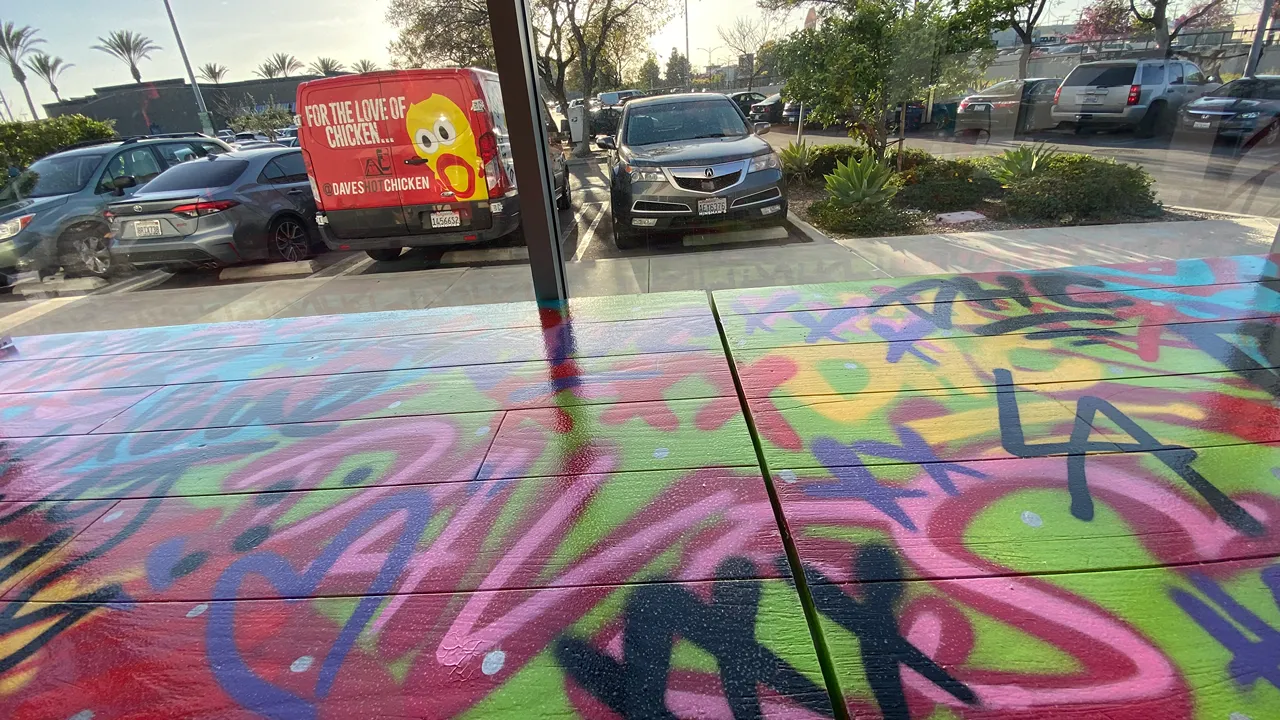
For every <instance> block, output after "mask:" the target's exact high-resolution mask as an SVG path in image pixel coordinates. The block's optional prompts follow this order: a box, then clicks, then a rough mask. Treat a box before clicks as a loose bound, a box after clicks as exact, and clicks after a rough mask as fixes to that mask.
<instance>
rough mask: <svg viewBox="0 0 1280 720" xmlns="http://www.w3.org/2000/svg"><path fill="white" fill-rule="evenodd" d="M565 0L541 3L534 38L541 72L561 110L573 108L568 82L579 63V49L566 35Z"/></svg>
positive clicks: (536, 17) (538, 4) (539, 0)
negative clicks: (572, 69) (574, 66)
mask: <svg viewBox="0 0 1280 720" xmlns="http://www.w3.org/2000/svg"><path fill="white" fill-rule="evenodd" d="M567 11H568V10H567V8H566V7H565V2H564V0H538V3H537V5H536V6H535V13H536V14H535V17H534V28H533V32H534V36H535V40H536V41H537V43H536V44H537V53H538V72H539V73H541V74H542V78H543V80H544V81H546V83H547V86H548V88H547V89H548V90H550V91H551V94H552V95H554V96H555V98H556V100H557V101H558V102H559V103H560V104H561V106H564V107H567V106H568V104H569V91H568V87H567V82H566V81H567V78H568V75H569V69H570V68H572V67H573V65H574V63H576V62H578V47H577V45H575V44H574V43H572V42H570V38H569V36H568V35H567V34H566V33H565V23H564V16H565V13H566V12H567Z"/></svg>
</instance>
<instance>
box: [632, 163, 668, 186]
mask: <svg viewBox="0 0 1280 720" xmlns="http://www.w3.org/2000/svg"><path fill="white" fill-rule="evenodd" d="M627 174H628V175H630V176H631V182H633V183H642V182H666V181H667V176H666V175H663V174H662V171H661V170H659V169H658V168H645V167H634V166H632V165H628V166H627Z"/></svg>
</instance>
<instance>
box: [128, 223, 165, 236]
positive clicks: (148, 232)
mask: <svg viewBox="0 0 1280 720" xmlns="http://www.w3.org/2000/svg"><path fill="white" fill-rule="evenodd" d="M160 234H161V233H160V221H159V220H134V221H133V235H134V237H159V236H160Z"/></svg>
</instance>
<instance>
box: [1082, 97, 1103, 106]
mask: <svg viewBox="0 0 1280 720" xmlns="http://www.w3.org/2000/svg"><path fill="white" fill-rule="evenodd" d="M1081 103H1083V104H1084V105H1101V104H1102V98H1100V97H1098V96H1097V95H1085V96H1084V100H1082V101H1081Z"/></svg>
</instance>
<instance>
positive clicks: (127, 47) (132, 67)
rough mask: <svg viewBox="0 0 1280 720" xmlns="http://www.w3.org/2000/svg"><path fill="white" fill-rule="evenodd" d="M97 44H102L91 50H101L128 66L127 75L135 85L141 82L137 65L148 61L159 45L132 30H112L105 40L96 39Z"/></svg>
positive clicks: (101, 38)
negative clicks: (130, 76) (129, 75)
mask: <svg viewBox="0 0 1280 720" xmlns="http://www.w3.org/2000/svg"><path fill="white" fill-rule="evenodd" d="M98 42H100V43H102V44H101V45H94V46H93V48H92V49H94V50H101V51H102V52H104V53H106V54H108V55H110V56H112V57H114V58H117V59H118V60H120V61H121V62H123V63H124V64H126V65H128V66H129V74H131V75H133V81H134V82H136V83H140V82H142V73H140V72H138V63H139V62H140V61H142V60H148V59H150V58H151V53H153V52H155V51H156V50H159V49H160V46H159V45H156V44H155V43H153V42H151V38H149V37H147V36H146V35H143V34H142V33H135V32H134V31H132V30H112V31H111V32H109V33H107V36H106V37H105V38H103V37H100V38H98Z"/></svg>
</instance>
